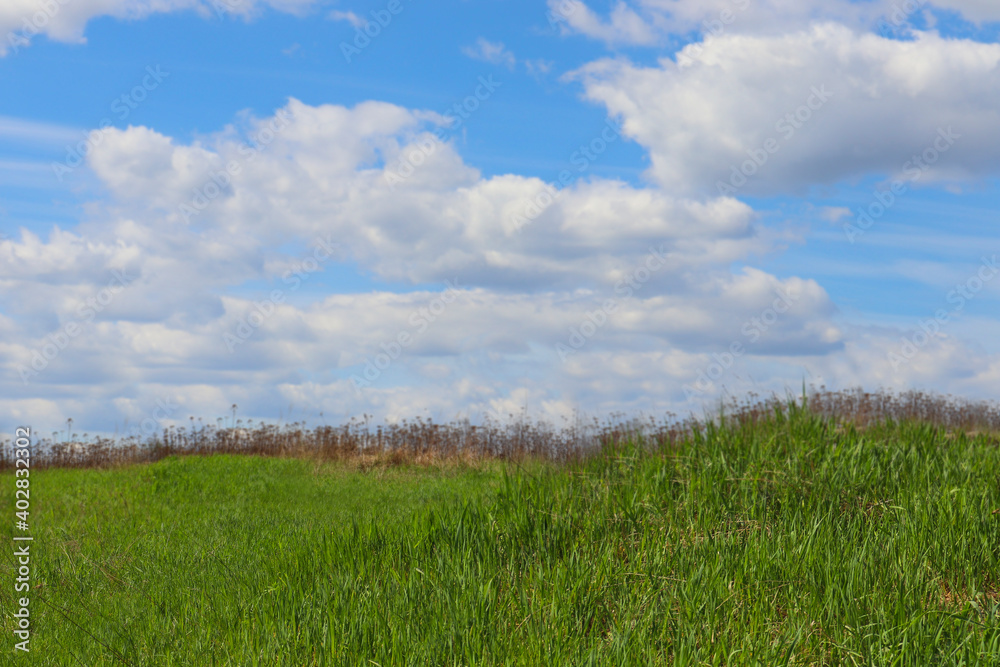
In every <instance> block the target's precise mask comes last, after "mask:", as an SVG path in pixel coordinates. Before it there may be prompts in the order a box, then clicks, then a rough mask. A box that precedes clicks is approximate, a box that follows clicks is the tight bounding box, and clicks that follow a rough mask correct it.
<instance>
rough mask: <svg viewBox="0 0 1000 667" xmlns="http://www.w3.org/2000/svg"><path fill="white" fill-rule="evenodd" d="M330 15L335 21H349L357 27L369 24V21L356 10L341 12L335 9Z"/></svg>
mask: <svg viewBox="0 0 1000 667" xmlns="http://www.w3.org/2000/svg"><path fill="white" fill-rule="evenodd" d="M329 17H330V18H331V19H333V20H334V21H347V22H348V23H350V24H351V25H352V26H354V27H355V28H364V27H365V25H367V24H368V21H366V20H364V19H363V18H361V17H360V16H358V15H357V14H355V13H354V12H341V11H337V10H334V11H332V12H330V14H329Z"/></svg>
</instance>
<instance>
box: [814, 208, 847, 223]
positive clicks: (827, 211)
mask: <svg viewBox="0 0 1000 667" xmlns="http://www.w3.org/2000/svg"><path fill="white" fill-rule="evenodd" d="M850 214H851V209H849V208H845V207H843V206H824V207H822V208H820V210H819V215H820V217H821V218H823V219H824V220H826V221H827V222H829V223H830V224H831V225H835V224H837V223H838V222H840V220H841V219H842V218H846V217H847V216H849V215H850Z"/></svg>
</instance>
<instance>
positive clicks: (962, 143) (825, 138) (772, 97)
mask: <svg viewBox="0 0 1000 667" xmlns="http://www.w3.org/2000/svg"><path fill="white" fill-rule="evenodd" d="M998 63H1000V45H998V44H982V43H977V42H972V41H968V40H948V39H943V38H941V37H939V36H937V35H935V34H932V33H919V34H918V35H917V39H916V40H915V41H910V42H902V41H895V40H889V39H883V38H881V37H878V36H876V35H871V34H858V33H855V32H853V31H851V30H849V29H848V28H846V27H844V26H840V25H836V24H823V25H816V26H813V27H812V28H810V29H808V30H803V31H799V32H795V33H789V34H784V35H780V36H747V35H723V36H721V37H718V38H709V39H707V40H706V41H705V42H704V44H697V45H690V46H688V47H686V48H685V49H684V50H683V51H682V52H681V53H680V54H678V58H677V61H674V60H671V59H669V58H664V59H661V60H660V63H659V66H656V67H641V66H637V65H633V64H631V63H629V62H627V61H623V60H607V59H606V60H601V61H598V62H596V63H592V64H590V65H587V66H585V67H584V68H582V69H581V70H580V71H579V72H577V73H575V74H574V76H576V77H578V78H579V79H580V80H582V81H583V83H584V86H585V89H586V95H587V97H588V98H589V99H590V100H593V101H595V102H599V103H601V104H603V105H605V106H606V107H607V109H608V111H609V112H610V113H611V114H613V115H621V116H622V117H623V118H624V133H625V134H626V135H627V136H628V137H630V138H632V139H635V140H636V141H638V142H639V143H640V144H642V145H643V146H644V147H646V148H647V149H648V150H649V152H650V157H651V162H652V166H651V168H650V175H651V176H652V178H654V179H655V180H656V181H657V182H658V183H660V184H661V185H663V186H664V187H666V188H667V189H668V190H670V191H674V192H683V193H688V194H693V193H701V194H718V193H719V191H720V190H719V188H718V187H717V186H718V184H719V183H730V184H732V183H734V182H735V183H739V182H740V180H741V179H740V178H739V175H738V174H736V171H743V173H744V175H745V174H746V173H750V172H752V175H751V176H749V177H748V178H747V182H746V184H745V185H744V186H742V187H741V188H740V187H738V188H737V190H738V191H739V194H740V195H742V194H744V193H748V194H749V193H754V194H760V193H784V192H801V191H802V190H803V189H804V188H806V187H808V186H810V185H814V184H824V183H834V182H837V181H840V180H843V179H850V178H854V177H858V176H862V175H865V174H870V173H875V174H885V175H890V176H894V177H900V178H903V177H904V175H905V173H906V172H907V162H908V161H910V160H911V158H912V157H913V156H914V155H919V154H921V153H922V152H923V151H925V150H929V149H930V148H932V147H933V146H934V144H935V142H938V144H939V146H938V147H939V148H940V147H941V146H942V145H944V144H941V140H940V139H939V138H938V136H939V130H945V131H947V130H948V128H952V131H953V133H954V134H955V135H960V137H961V138H958V139H955V140H954V143H953V145H951V146H950V147H948V148H947V149H946V150H947V153H946V154H943V155H941V156H940V159H939V160H938V161H937V162H936V163H935V164H934V166H933V167H932V168H931V169H929V170H928V171H926V172H921V175H920V178H919V179H918V180H920V181H921V182H927V181H932V180H935V179H956V180H957V179H968V178H972V179H976V178H982V177H984V176H987V175H990V174H992V173H994V172H995V170H996V163H995V160H994V159H993V156H994V155H996V152H997V151H998V150H1000V135H997V133H996V132H995V131H994V129H995V127H996V108H997V107H998V105H1000V85H997V84H1000V67H998ZM824 99H825V100H826V101H824ZM810 107H812V108H810ZM768 142H772V143H771V144H770V147H769V148H768V151H767V152H766V153H765V152H762V151H763V150H764V149H765V147H768ZM772 149H774V150H772ZM754 156H757V157H756V160H757V163H758V164H757V166H755V165H753V164H749V166H748V167H746V168H744V167H743V165H744V164H748V163H747V161H748V160H752V159H755V158H754ZM761 156H762V157H761ZM913 164H915V163H911V165H909V166H913ZM734 170H736V171H734Z"/></svg>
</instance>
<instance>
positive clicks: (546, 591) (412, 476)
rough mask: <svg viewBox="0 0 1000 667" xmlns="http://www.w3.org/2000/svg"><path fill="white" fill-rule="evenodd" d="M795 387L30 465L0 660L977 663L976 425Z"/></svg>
mask: <svg viewBox="0 0 1000 667" xmlns="http://www.w3.org/2000/svg"><path fill="white" fill-rule="evenodd" d="M818 405H819V404H818V403H817V404H814V405H813V406H812V407H811V408H807V407H802V406H799V405H796V404H794V403H792V404H784V405H777V404H772V405H770V406H769V407H768V409H767V410H760V409H755V410H752V411H745V412H744V413H742V414H737V415H735V416H734V417H732V418H729V419H726V420H721V422H719V421H717V422H715V423H705V424H701V425H697V424H689V425H688V428H686V429H685V430H683V431H682V432H675V433H674V435H673V436H672V437H671V438H669V439H667V438H663V437H652V436H649V437H645V438H643V437H640V436H639V435H637V434H635V433H633V434H632V435H630V436H629V437H625V438H619V439H618V440H616V441H606V442H604V445H603V447H601V448H599V449H596V450H594V451H592V452H591V453H590V454H589V455H587V456H579V457H574V458H571V459H569V460H558V461H545V460H541V459H540V458H539V457H531V456H525V457H519V458H513V459H512V458H510V457H508V458H507V459H506V460H503V459H497V458H488V457H479V458H475V457H469V456H465V457H462V456H453V457H450V458H449V457H440V458H438V459H434V460H431V461H430V462H429V463H428V462H425V463H416V462H414V461H413V460H412V459H406V458H405V457H403V458H399V457H397V458H396V459H387V458H383V459H381V461H379V460H371V459H365V460H361V459H349V458H343V459H341V460H336V461H324V460H321V459H319V458H312V459H310V458H305V457H265V456H249V455H237V454H222V455H215V456H168V457H167V458H163V459H162V460H158V461H156V462H153V463H148V464H141V465H129V466H114V467H110V468H75V469H74V468H69V469H66V468H50V469H43V470H38V471H32V511H33V514H32V519H33V522H32V523H33V531H34V532H33V534H34V535H35V542H34V545H35V546H34V547H33V548H34V549H36V552H35V561H33V565H34V567H35V568H36V569H35V572H34V574H33V581H34V584H35V585H36V588H35V589H34V590H33V591H32V605H33V607H32V608H33V616H32V627H33V629H34V632H35V634H34V636H33V639H32V644H31V648H32V652H31V654H30V655H27V656H25V655H23V654H19V655H16V656H14V657H13V658H10V657H8V658H5V659H4V660H5V661H6V662H9V664H39V665H42V664H45V665H60V666H62V665H87V666H88V667H89V666H98V665H109V666H110V665H178V666H180V665H185V666H187V665H261V666H264V665H266V666H273V665H296V666H298V665H382V666H388V665H542V664H545V665H548V664H558V665H563V664H566V665H570V664H572V665H657V664H664V665H665V664H671V665H694V664H712V665H721V664H725V665H732V664H761V665H782V664H873V665H933V664H949V665H950V664H967V665H972V664H1000V448H998V443H1000V438H998V437H997V436H996V435H994V434H991V433H989V432H981V433H979V434H972V435H970V434H968V433H966V432H964V430H962V429H954V428H946V427H945V426H943V425H935V423H932V422H934V421H935V420H934V419H930V418H928V419H925V420H923V421H921V420H916V419H909V420H902V421H896V420H889V421H885V420H883V419H881V418H879V419H863V420H862V419H857V418H853V419H845V418H844V416H839V417H838V416H835V415H833V414H832V412H835V411H831V410H824V409H819V407H817V406H818ZM854 417H857V415H854ZM937 421H938V422H941V419H937ZM661 435H662V434H661ZM393 462H394V464H392V465H390V463H393ZM4 478H5V481H4V484H5V485H6V486H5V487H4V488H7V489H8V490H9V492H5V493H4V494H3V497H4V499H5V502H6V505H7V511H8V512H9V516H11V517H13V512H14V507H13V474H12V473H10V472H8V473H5V474H4ZM14 567H15V566H14V561H13V559H12V558H11V557H10V556H8V557H7V558H5V559H4V565H3V569H4V573H3V575H2V576H3V577H4V580H6V581H8V582H10V581H13V578H14ZM12 588H13V587H12V585H8V586H3V587H0V603H2V605H3V608H4V609H5V610H9V609H13V608H14V597H15V594H14V593H13V591H12ZM5 624H6V627H5V628H4V630H5V633H6V636H7V637H11V636H12V635H11V631H12V630H13V623H12V619H11V618H10V617H9V615H8V616H6V617H5ZM10 641H11V642H13V640H10ZM7 655H8V656H10V655H11V654H10V653H7Z"/></svg>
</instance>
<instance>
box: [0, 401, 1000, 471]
mask: <svg viewBox="0 0 1000 667" xmlns="http://www.w3.org/2000/svg"><path fill="white" fill-rule="evenodd" d="M790 400H793V399H792V398H791V397H785V398H781V397H778V396H771V397H766V398H762V397H760V396H759V395H757V394H750V395H748V396H747V397H746V398H744V399H743V400H742V401H736V400H733V401H731V402H730V403H728V404H724V405H720V414H724V415H725V416H726V418H727V419H729V420H735V421H736V422H737V423H740V424H744V423H751V422H756V421H759V420H764V419H769V418H770V417H772V416H773V415H774V412H775V410H779V411H780V410H785V409H787V408H788V405H789V401H790ZM798 400H799V401H800V403H801V399H798ZM805 406H806V408H807V409H808V410H809V411H811V412H813V413H815V414H818V415H821V416H824V417H826V418H829V419H832V420H835V421H838V422H843V423H848V422H849V423H852V424H853V425H855V426H857V427H859V428H864V427H866V426H869V425H871V424H874V423H878V422H884V421H888V420H891V421H917V422H923V423H929V424H933V425H935V426H939V427H941V428H944V429H947V430H949V431H955V432H972V433H975V432H987V433H1000V404H997V403H995V402H989V401H970V400H966V399H962V398H956V397H953V396H941V395H937V394H932V393H927V392H922V391H908V392H903V393H899V394H895V393H893V392H890V391H878V392H866V391H863V390H861V389H851V390H844V391H836V392H835V391H828V390H826V389H825V387H820V388H819V389H814V390H812V391H811V392H809V393H808V395H807V396H806V400H805ZM511 417H512V420H511V421H510V422H509V423H507V424H499V423H497V422H494V421H490V420H487V421H486V422H485V423H483V424H479V425H476V424H472V423H471V422H469V421H468V420H464V421H455V422H451V423H448V424H436V423H433V422H432V421H428V420H423V419H420V418H418V419H416V420H412V421H402V422H400V423H397V424H387V425H374V426H373V425H372V423H371V420H370V418H369V417H367V416H366V417H365V418H363V419H354V420H351V421H350V422H348V423H347V424H343V425H340V426H317V427H312V428H310V427H307V426H306V425H305V424H304V423H293V424H286V425H276V424H263V423H262V424H258V425H257V426H255V427H254V426H253V425H252V422H249V423H248V424H247V425H246V426H244V425H243V423H242V420H238V421H235V422H234V424H233V426H231V427H223V426H203V425H201V424H200V423H199V424H196V423H195V421H194V418H191V426H190V427H189V428H183V427H182V428H175V427H171V428H167V429H164V430H163V431H162V433H159V434H157V435H155V436H153V437H149V438H145V439H143V438H140V437H135V436H132V437H118V438H103V437H98V438H88V437H84V438H80V437H79V436H78V435H77V434H72V433H68V434H67V437H65V438H63V440H62V441H61V442H60V441H58V440H57V439H56V438H55V437H53V438H52V439H42V440H39V441H38V442H37V443H36V445H35V447H34V451H33V460H32V467H33V468H44V467H59V468H103V467H115V466H121V465H132V464H140V463H151V462H154V461H158V460H160V459H163V458H165V457H168V456H177V455H196V456H197V455H202V456H205V455H212V454H243V455H255V456H284V457H307V458H311V459H314V460H320V461H351V462H353V463H354V464H356V465H359V466H361V467H368V466H384V465H399V464H403V463H408V464H423V463H440V462H442V461H481V460H484V459H487V460H524V459H528V458H534V459H544V460H549V461H557V462H559V461H571V460H579V459H580V458H582V457H585V456H587V455H588V454H591V453H593V452H595V451H599V450H600V449H602V448H604V447H616V446H618V445H620V444H622V443H624V442H627V441H630V440H633V439H634V438H635V437H636V436H639V435H641V436H642V437H643V438H644V440H645V442H646V443H647V444H648V445H650V446H652V447H667V446H670V445H672V444H674V443H676V442H677V441H678V440H680V439H682V438H684V437H686V436H687V435H688V434H689V433H690V432H691V430H692V429H695V428H700V427H701V426H702V425H703V424H704V423H705V420H706V419H716V418H717V415H709V416H707V417H705V418H701V419H699V418H696V417H694V416H692V417H689V418H686V419H677V418H676V416H675V415H667V416H666V417H664V418H661V419H659V420H658V419H655V418H647V419H635V418H633V419H627V418H625V417H623V416H620V415H619V416H612V417H610V418H609V419H607V420H606V421H605V422H599V421H598V420H596V419H594V420H591V421H589V422H586V421H581V420H577V421H576V422H573V423H568V424H567V425H565V426H563V427H561V428H556V427H553V426H552V425H550V424H548V423H545V422H541V421H531V420H529V419H527V418H526V417H525V416H524V415H522V416H521V417H520V418H514V416H513V415H511ZM13 467H14V458H13V455H12V447H11V443H10V441H7V442H4V443H3V444H2V447H0V470H9V469H12V468H13Z"/></svg>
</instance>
